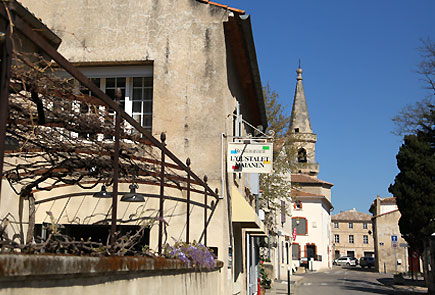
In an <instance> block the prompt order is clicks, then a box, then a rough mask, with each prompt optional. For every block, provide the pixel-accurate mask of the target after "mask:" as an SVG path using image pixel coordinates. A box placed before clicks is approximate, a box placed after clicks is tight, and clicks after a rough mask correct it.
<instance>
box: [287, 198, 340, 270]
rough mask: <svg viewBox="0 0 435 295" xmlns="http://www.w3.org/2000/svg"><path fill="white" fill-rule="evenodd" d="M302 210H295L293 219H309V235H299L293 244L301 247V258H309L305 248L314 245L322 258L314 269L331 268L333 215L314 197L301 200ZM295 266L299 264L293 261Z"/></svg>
mask: <svg viewBox="0 0 435 295" xmlns="http://www.w3.org/2000/svg"><path fill="white" fill-rule="evenodd" d="M297 200H301V201H302V210H293V212H292V218H296V217H304V218H306V219H307V224H308V227H307V232H308V233H307V234H306V235H297V236H296V240H295V241H293V244H298V245H300V246H301V247H300V249H301V257H307V255H306V253H305V246H306V245H307V244H312V243H314V244H315V245H316V247H317V255H321V256H322V261H314V265H313V267H314V269H315V270H319V269H324V268H329V267H331V265H332V263H331V261H330V257H331V228H330V223H331V215H330V214H329V208H328V207H327V206H325V204H324V201H322V200H321V199H315V198H312V197H307V198H301V197H298V198H297ZM293 263H294V264H295V265H298V262H296V261H293Z"/></svg>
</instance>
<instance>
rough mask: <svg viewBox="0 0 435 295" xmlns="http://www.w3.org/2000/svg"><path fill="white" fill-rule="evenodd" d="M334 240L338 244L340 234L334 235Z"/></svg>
mask: <svg viewBox="0 0 435 295" xmlns="http://www.w3.org/2000/svg"><path fill="white" fill-rule="evenodd" d="M334 242H335V243H336V244H340V235H334Z"/></svg>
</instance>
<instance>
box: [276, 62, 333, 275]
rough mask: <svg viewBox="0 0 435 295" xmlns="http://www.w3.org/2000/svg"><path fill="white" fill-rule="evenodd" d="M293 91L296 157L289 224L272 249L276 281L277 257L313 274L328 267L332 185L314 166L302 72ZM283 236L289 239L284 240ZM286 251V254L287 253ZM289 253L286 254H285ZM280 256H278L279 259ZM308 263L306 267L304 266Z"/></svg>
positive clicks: (280, 267)
mask: <svg viewBox="0 0 435 295" xmlns="http://www.w3.org/2000/svg"><path fill="white" fill-rule="evenodd" d="M296 73H297V78H296V89H295V95H294V98H293V108H292V113H291V118H290V125H289V128H290V131H291V133H290V136H291V143H292V144H293V146H292V149H294V148H296V151H297V155H296V156H295V158H294V159H293V164H294V166H295V167H296V168H295V169H294V170H293V171H292V174H291V176H290V179H291V185H292V190H291V197H292V202H291V204H287V205H288V207H289V208H290V209H291V210H290V212H291V223H289V225H288V226H287V225H286V224H284V225H283V227H282V228H280V229H279V230H280V231H281V233H282V235H281V236H280V237H279V240H278V243H277V248H276V249H275V252H274V253H275V257H274V261H275V265H276V275H275V277H276V278H281V279H282V278H283V276H282V274H283V273H284V274H285V268H286V267H287V265H286V264H285V262H286V261H287V260H286V259H283V258H282V259H281V260H280V259H278V258H279V257H280V253H287V255H290V260H291V262H290V264H291V265H292V268H293V269H295V268H300V267H308V268H311V269H313V270H319V269H322V268H328V267H331V266H332V260H331V230H330V222H331V215H330V211H331V209H332V208H333V205H332V198H331V188H332V186H333V184H332V183H330V182H327V181H324V180H321V179H319V178H318V177H317V176H318V173H319V164H318V163H317V162H316V157H315V156H316V153H315V151H316V149H315V144H316V141H317V135H316V134H315V133H313V130H312V127H311V122H310V116H309V112H308V107H307V100H306V97H305V91H304V86H303V82H302V80H303V78H302V69H301V68H300V67H299V68H298V69H297V71H296ZM287 235H289V236H290V237H291V239H287ZM288 249H290V251H288ZM289 253H290V254H289ZM281 256H282V255H281ZM307 261H308V263H307Z"/></svg>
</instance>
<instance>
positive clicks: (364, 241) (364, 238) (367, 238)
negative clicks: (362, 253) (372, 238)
mask: <svg viewBox="0 0 435 295" xmlns="http://www.w3.org/2000/svg"><path fill="white" fill-rule="evenodd" d="M363 244H365V245H368V244H369V236H368V235H363Z"/></svg>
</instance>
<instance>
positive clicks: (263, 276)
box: [258, 260, 272, 289]
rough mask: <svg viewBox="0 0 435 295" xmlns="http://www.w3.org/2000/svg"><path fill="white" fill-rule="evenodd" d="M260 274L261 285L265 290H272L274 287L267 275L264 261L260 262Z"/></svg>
mask: <svg viewBox="0 0 435 295" xmlns="http://www.w3.org/2000/svg"><path fill="white" fill-rule="evenodd" d="M258 272H259V277H260V285H261V286H263V288H264V289H270V288H271V287H272V280H271V279H270V278H269V275H268V274H267V273H266V270H265V268H264V261H262V260H261V261H260V264H259V265H258Z"/></svg>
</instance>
